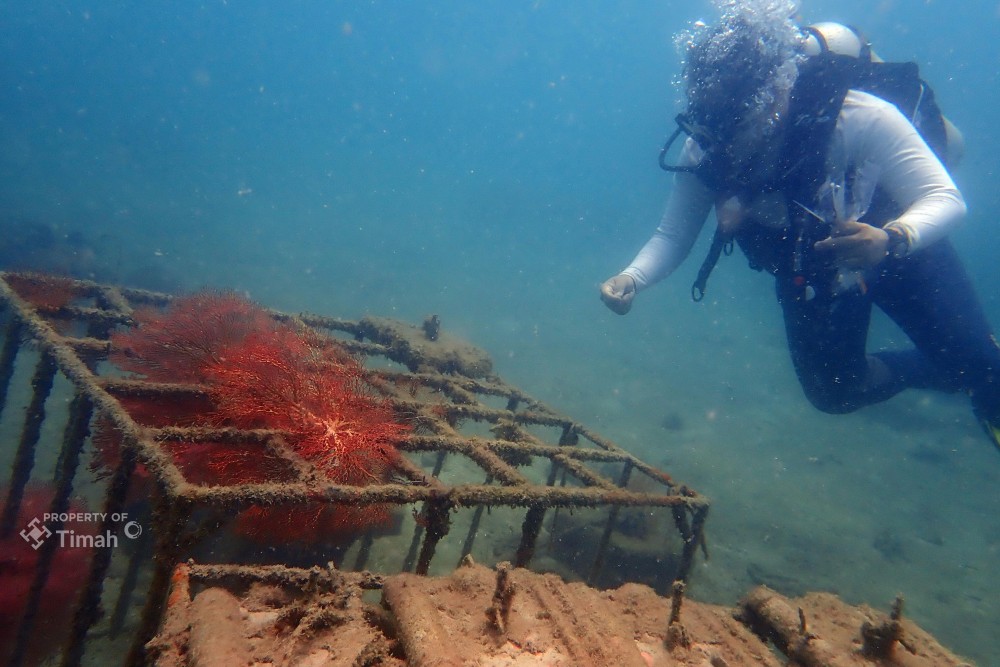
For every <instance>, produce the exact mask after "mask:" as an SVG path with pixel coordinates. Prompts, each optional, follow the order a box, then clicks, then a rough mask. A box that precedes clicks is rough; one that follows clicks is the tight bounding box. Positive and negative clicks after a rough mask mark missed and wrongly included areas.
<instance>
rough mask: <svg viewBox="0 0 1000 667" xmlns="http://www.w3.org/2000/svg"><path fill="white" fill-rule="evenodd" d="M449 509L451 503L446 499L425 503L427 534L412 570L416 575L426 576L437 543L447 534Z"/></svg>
mask: <svg viewBox="0 0 1000 667" xmlns="http://www.w3.org/2000/svg"><path fill="white" fill-rule="evenodd" d="M451 508H452V502H451V501H450V500H449V499H447V498H436V499H434V500H428V501H427V505H426V510H425V516H426V517H427V531H426V533H427V534H426V536H425V537H424V544H423V546H422V547H421V548H420V557H419V558H418V559H417V567H416V569H415V570H414V571H415V572H416V573H417V574H427V570H428V569H430V566H431V559H432V558H434V551H435V549H436V548H437V543H438V542H440V541H441V538H442V537H444V536H445V535H447V534H448V528H449V527H450V526H451Z"/></svg>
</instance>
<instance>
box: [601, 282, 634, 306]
mask: <svg viewBox="0 0 1000 667" xmlns="http://www.w3.org/2000/svg"><path fill="white" fill-rule="evenodd" d="M634 298H635V278H633V277H632V276H630V275H627V274H624V273H619V274H618V275H617V276H614V277H613V278H608V279H607V280H605V281H604V283H603V284H602V285H601V301H603V302H604V305H606V306H607V307H608V308H610V309H611V310H613V311H614V312H616V313H618V314H619V315H624V314H625V313H627V312H628V311H629V310H630V309H631V308H632V299H634Z"/></svg>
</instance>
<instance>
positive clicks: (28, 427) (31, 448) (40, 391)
mask: <svg viewBox="0 0 1000 667" xmlns="http://www.w3.org/2000/svg"><path fill="white" fill-rule="evenodd" d="M55 377H56V362H55V359H53V358H52V355H50V354H48V353H47V352H42V356H41V357H40V358H39V360H38V366H37V367H36V368H35V376H34V377H33V378H32V379H31V389H32V391H31V403H30V404H29V405H28V411H27V412H26V413H25V415H24V427H23V428H22V429H21V440H20V442H18V445H17V454H16V455H15V457H14V465H13V470H12V471H11V475H10V489H9V490H8V491H7V503H6V505H4V510H3V514H2V515H0V538H4V537H8V536H9V535H10V534H11V533H12V532H14V524H15V522H16V521H17V515H18V513H20V511H21V501H22V500H23V499H24V487H25V486H27V485H28V479H29V478H30V477H31V471H32V469H33V468H34V467H35V447H36V446H37V445H38V437H39V435H40V434H41V431H42V422H44V421H45V401H46V400H48V398H49V394H51V393H52V383H53V381H54V380H55Z"/></svg>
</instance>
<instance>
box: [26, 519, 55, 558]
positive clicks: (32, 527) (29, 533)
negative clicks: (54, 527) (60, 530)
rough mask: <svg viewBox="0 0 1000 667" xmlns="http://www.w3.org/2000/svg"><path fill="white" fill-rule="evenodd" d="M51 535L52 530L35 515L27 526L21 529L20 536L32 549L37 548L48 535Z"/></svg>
mask: <svg viewBox="0 0 1000 667" xmlns="http://www.w3.org/2000/svg"><path fill="white" fill-rule="evenodd" d="M51 536H52V531H51V530H49V527H48V526H46V525H45V524H44V523H42V522H41V521H39V520H38V517H35V518H34V519H32V520H31V522H30V523H29V524H28V527H27V528H25V529H24V530H22V531H21V537H23V538H24V541H25V542H27V543H28V544H30V545H31V548H32V549H35V550H36V551H37V550H38V547H40V546H42V543H44V542H45V540H47V539H48V538H49V537H51Z"/></svg>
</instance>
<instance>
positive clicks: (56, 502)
mask: <svg viewBox="0 0 1000 667" xmlns="http://www.w3.org/2000/svg"><path fill="white" fill-rule="evenodd" d="M92 412H93V404H92V403H91V401H90V399H89V398H88V397H87V396H85V395H84V394H79V393H78V394H77V395H76V396H75V397H74V398H73V401H72V402H71V403H70V408H69V420H68V421H67V423H66V429H65V431H64V433H63V444H62V448H61V451H60V453H59V466H58V468H57V470H56V479H55V494H54V495H53V497H52V502H51V503H50V505H49V512H50V513H51V514H55V515H59V514H63V513H65V512H66V511H67V510H69V496H70V494H71V493H72V492H73V479H74V478H75V476H76V469H77V467H78V465H79V463H80V451H81V450H82V449H83V443H84V440H86V438H87V434H88V433H89V431H90V417H91V414H92ZM62 525H63V522H62V521H61V520H59V519H56V520H55V521H53V522H52V528H50V530H52V532H53V533H58V532H59V530H60V529H61V528H62ZM58 547H59V541H58V540H56V539H55V538H52V537H51V536H50V538H49V539H47V540H45V541H44V542H43V543H42V546H41V547H39V549H38V561H37V562H36V565H35V571H34V573H33V574H34V576H33V578H32V580H31V588H30V589H29V593H28V601H27V604H26V605H25V608H24V614H23V615H22V616H21V625H20V627H19V628H18V631H17V641H16V644H15V645H14V651H13V653H12V654H11V658H10V663H9V667H20V665H21V664H22V663H23V661H24V658H25V653H26V652H27V649H28V641H29V638H30V637H31V631H32V629H33V628H34V625H35V616H36V615H37V614H38V607H39V604H40V603H41V599H42V590H43V589H44V588H45V584H46V583H47V582H48V580H49V574H50V571H51V569H52V560H53V559H54V558H55V555H56V549H57V548H58Z"/></svg>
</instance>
